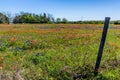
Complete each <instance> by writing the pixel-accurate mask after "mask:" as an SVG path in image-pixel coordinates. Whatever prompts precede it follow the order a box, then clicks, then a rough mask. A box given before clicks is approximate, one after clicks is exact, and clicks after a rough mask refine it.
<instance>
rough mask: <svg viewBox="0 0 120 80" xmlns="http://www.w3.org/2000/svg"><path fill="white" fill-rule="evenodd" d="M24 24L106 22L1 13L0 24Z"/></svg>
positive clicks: (48, 15) (44, 15)
mask: <svg viewBox="0 0 120 80" xmlns="http://www.w3.org/2000/svg"><path fill="white" fill-rule="evenodd" d="M6 23H7V24H9V23H14V24H24V23H31V24H34V23H38V24H44V23H47V24H52V23H56V24H61V23H62V24H66V23H70V24H103V23H104V21H68V20H67V19H66V18H62V19H61V18H56V19H55V18H54V17H53V16H52V15H51V14H47V13H42V14H35V13H28V12H21V13H19V14H17V15H15V16H14V17H12V15H11V14H10V13H1V12H0V24H6ZM111 24H120V20H117V21H111Z"/></svg>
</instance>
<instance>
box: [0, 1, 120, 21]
mask: <svg viewBox="0 0 120 80" xmlns="http://www.w3.org/2000/svg"><path fill="white" fill-rule="evenodd" d="M7 11H8V12H11V13H12V14H14V13H19V12H20V11H24V12H32V13H42V12H46V13H50V14H52V15H53V16H54V17H55V18H57V17H60V18H64V17H65V18H67V19H68V20H81V19H82V20H104V17H106V16H109V17H111V18H112V20H117V19H120V0H1V1H0V12H7Z"/></svg>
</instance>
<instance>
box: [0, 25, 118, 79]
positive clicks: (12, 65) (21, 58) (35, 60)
mask: <svg viewBox="0 0 120 80" xmlns="http://www.w3.org/2000/svg"><path fill="white" fill-rule="evenodd" d="M101 26H103V25H90V24H88V25H85V24H66V25H65V24H42V25H38V24H32V25H30V24H21V25H20V24H19V25H18V24H17V25H0V80H3V79H6V80H17V79H25V80H73V76H76V75H77V74H83V75H86V78H85V79H88V80H89V79H90V80H91V79H98V80H118V79H120V77H119V74H120V73H119V72H120V55H119V52H120V50H119V48H120V45H119V44H120V42H119V40H120V34H119V32H120V30H119V26H117V27H111V28H110V29H109V31H108V36H107V42H106V44H105V49H104V53H103V57H102V62H101V67H100V70H99V72H100V73H99V74H98V76H97V77H94V74H93V69H94V65H95V61H96V57H97V52H98V47H99V43H100V38H101V33H102V27H101ZM111 26H114V25H111Z"/></svg>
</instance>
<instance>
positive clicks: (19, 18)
mask: <svg viewBox="0 0 120 80" xmlns="http://www.w3.org/2000/svg"><path fill="white" fill-rule="evenodd" d="M13 23H15V24H17V23H23V19H22V18H21V16H15V18H14V19H13Z"/></svg>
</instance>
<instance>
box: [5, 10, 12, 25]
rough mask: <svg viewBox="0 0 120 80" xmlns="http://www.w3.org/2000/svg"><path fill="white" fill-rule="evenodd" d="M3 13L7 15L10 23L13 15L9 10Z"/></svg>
mask: <svg viewBox="0 0 120 80" xmlns="http://www.w3.org/2000/svg"><path fill="white" fill-rule="evenodd" d="M4 14H5V15H6V16H7V17H8V19H9V23H12V21H13V16H12V14H11V13H10V12H4Z"/></svg>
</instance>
